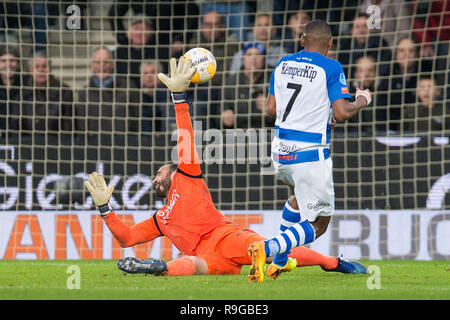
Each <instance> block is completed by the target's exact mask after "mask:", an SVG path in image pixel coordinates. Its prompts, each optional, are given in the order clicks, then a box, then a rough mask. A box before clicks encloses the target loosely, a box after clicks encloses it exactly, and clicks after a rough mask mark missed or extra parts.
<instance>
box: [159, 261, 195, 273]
mask: <svg viewBox="0 0 450 320" xmlns="http://www.w3.org/2000/svg"><path fill="white" fill-rule="evenodd" d="M193 274H195V264H194V261H192V260H191V259H189V258H180V259H175V260H172V261H169V262H167V272H166V275H169V276H191V275H193Z"/></svg>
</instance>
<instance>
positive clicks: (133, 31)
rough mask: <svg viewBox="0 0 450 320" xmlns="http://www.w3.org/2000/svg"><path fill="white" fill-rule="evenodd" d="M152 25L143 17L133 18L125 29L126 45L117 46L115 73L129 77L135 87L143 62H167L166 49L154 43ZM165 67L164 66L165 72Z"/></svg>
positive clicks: (137, 83)
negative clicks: (154, 60) (153, 60)
mask: <svg viewBox="0 0 450 320" xmlns="http://www.w3.org/2000/svg"><path fill="white" fill-rule="evenodd" d="M152 24H153V23H152V22H151V21H150V20H148V19H147V18H146V17H145V16H143V15H138V16H135V17H133V18H132V19H131V20H130V24H129V26H128V28H127V39H128V44H127V45H122V46H119V47H118V48H117V50H116V72H117V73H118V74H122V75H126V76H129V77H130V79H131V80H132V81H134V85H135V86H136V87H138V86H139V85H140V70H139V69H140V65H141V62H142V61H143V60H151V59H156V60H158V61H167V59H168V54H169V53H168V50H167V48H166V47H164V46H158V45H157V43H156V42H155V32H154V28H153V26H152ZM166 64H167V63H166ZM166 67H167V66H166V65H164V68H165V70H166V69H167V68H166Z"/></svg>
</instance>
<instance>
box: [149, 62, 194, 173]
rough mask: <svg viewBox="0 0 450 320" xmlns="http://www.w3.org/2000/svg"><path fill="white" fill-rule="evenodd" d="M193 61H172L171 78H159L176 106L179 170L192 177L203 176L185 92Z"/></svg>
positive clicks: (191, 74)
mask: <svg viewBox="0 0 450 320" xmlns="http://www.w3.org/2000/svg"><path fill="white" fill-rule="evenodd" d="M191 65H192V64H191V61H190V60H189V59H187V60H185V58H184V57H181V58H180V60H179V62H178V66H177V64H176V60H175V58H172V59H170V73H171V75H170V78H168V77H167V76H166V75H164V74H162V73H160V74H158V78H159V79H160V80H161V81H162V82H163V83H164V84H165V85H166V86H167V87H168V88H169V90H170V91H171V93H172V99H173V102H174V104H175V116H176V122H177V128H178V142H177V151H178V162H179V164H178V168H179V169H180V170H182V171H183V172H184V173H187V174H189V175H192V176H199V175H201V173H202V172H201V168H200V160H199V156H198V154H197V150H196V148H195V141H194V129H193V128H192V122H191V117H190V115H189V104H188V103H187V100H186V93H185V91H186V90H187V88H188V87H189V84H190V83H191V79H192V76H193V75H194V74H195V72H196V68H191Z"/></svg>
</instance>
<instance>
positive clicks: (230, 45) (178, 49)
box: [0, 0, 450, 136]
mask: <svg viewBox="0 0 450 320" xmlns="http://www.w3.org/2000/svg"><path fill="white" fill-rule="evenodd" d="M28 3H31V2H28ZM71 3H72V2H71ZM79 5H80V8H81V10H82V13H83V12H85V11H86V6H87V5H88V2H82V1H81V2H79ZM374 5H375V6H376V7H374ZM61 10H63V9H61V8H60V7H59V6H58V5H57V4H55V3H50V4H47V5H46V4H45V3H44V4H43V3H38V4H34V2H32V4H28V7H27V6H26V5H22V4H21V3H20V2H11V3H8V2H6V3H5V2H3V3H2V5H0V14H1V16H0V134H2V135H5V134H9V133H11V134H16V133H20V134H29V135H32V134H36V133H47V134H52V133H56V134H57V133H59V132H65V133H74V134H89V135H97V134H98V133H108V132H114V133H124V134H125V133H134V134H141V133H142V134H146V133H164V132H171V131H172V130H174V129H175V128H176V125H175V117H174V116H175V115H174V112H173V108H172V105H171V101H170V97H169V93H168V90H167V89H166V88H165V87H164V86H163V85H162V84H161V83H160V81H159V80H158V78H157V76H156V75H157V74H158V73H159V72H163V73H167V72H168V60H169V58H170V57H177V58H178V57H180V56H181V55H183V54H184V52H186V51H187V50H189V49H190V48H194V47H203V48H206V49H208V50H210V51H211V52H212V53H213V54H214V56H215V57H216V60H217V71H216V75H215V76H214V78H213V79H212V80H211V81H210V82H209V83H206V84H203V85H191V89H190V90H189V92H188V97H189V99H190V100H191V101H193V102H194V103H193V107H192V110H191V113H192V117H193V119H194V120H196V121H201V124H202V129H203V130H204V129H208V128H216V129H231V128H242V129H247V128H271V127H273V125H274V119H273V118H270V117H269V116H267V115H266V114H265V110H266V97H267V93H268V88H269V83H270V76H271V73H272V71H273V69H274V67H275V66H276V65H277V63H278V61H279V60H280V59H281V58H282V57H284V56H285V55H288V54H292V53H295V52H297V51H299V50H302V49H303V48H302V46H301V41H300V39H301V35H302V32H303V29H304V27H305V26H306V24H308V23H309V22H310V21H312V20H315V19H323V20H326V21H327V22H328V23H329V24H330V26H331V27H332V31H333V36H334V38H333V43H334V44H333V48H332V50H331V51H330V52H329V53H328V56H329V58H332V59H337V60H338V61H340V62H341V63H342V65H343V67H344V70H345V72H346V76H347V79H348V85H349V91H350V93H351V94H353V93H354V92H355V90H356V87H359V88H361V89H366V88H367V89H370V90H371V91H372V92H374V99H373V103H372V104H371V105H370V106H368V107H366V108H365V109H364V110H363V111H362V112H360V113H359V114H358V115H356V116H355V117H354V118H352V119H351V120H349V121H348V123H346V124H339V123H338V124H337V126H336V128H335V132H336V134H343V135H368V136H370V135H384V134H416V133H421V132H430V131H433V132H438V133H442V132H444V131H446V133H448V132H450V131H449V130H450V104H449V95H450V92H449V86H448V84H449V78H450V74H449V72H448V69H450V64H449V42H450V0H440V1H419V0H396V1H394V0H325V1H321V0H316V1H311V0H304V1H298V0H297V1H291V0H283V1H270V0H268V1H239V0H235V1H223V2H222V1H206V0H205V1H189V0H184V1H157V2H156V1H153V2H152V1H123V0H122V1H113V2H112V3H111V7H110V10H109V23H110V29H111V30H112V32H113V34H114V35H115V39H116V45H115V46H114V48H111V47H109V46H98V47H95V48H93V50H92V51H91V53H90V71H91V74H90V75H89V78H88V79H87V83H86V85H85V86H84V87H82V88H71V87H69V86H67V85H66V84H64V83H62V82H61V80H59V79H57V78H56V77H55V76H54V75H53V73H52V57H51V56H50V54H49V52H48V50H46V48H47V37H46V29H47V28H49V27H51V25H52V23H53V22H52V17H54V16H58V14H59V13H58V12H61ZM55 12H56V13H55ZM82 16H83V15H82ZM27 23H28V24H30V25H32V26H33V32H34V33H33V34H34V36H33V41H34V49H33V52H32V53H31V54H30V56H29V57H28V56H27V57H24V56H21V50H20V41H19V38H20V37H18V36H17V34H16V33H15V31H17V30H18V29H20V27H22V26H26V25H27ZM81 28H87V24H86V21H85V19H84V18H83V19H82V20H81Z"/></svg>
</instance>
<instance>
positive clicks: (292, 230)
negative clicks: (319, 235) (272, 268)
mask: <svg viewBox="0 0 450 320" xmlns="http://www.w3.org/2000/svg"><path fill="white" fill-rule="evenodd" d="M315 238H316V231H315V230H314V227H313V226H312V225H311V223H310V222H309V221H303V222H300V223H296V224H294V225H293V226H291V227H289V228H287V229H286V231H284V232H282V233H281V234H279V235H278V236H276V237H275V238H272V239H269V240H266V241H265V242H264V244H265V250H266V256H268V257H272V256H275V255H277V254H282V253H285V252H288V251H290V250H291V249H292V248H295V247H298V246H302V245H305V244H308V243H311V242H313V241H314V240H315Z"/></svg>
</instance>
